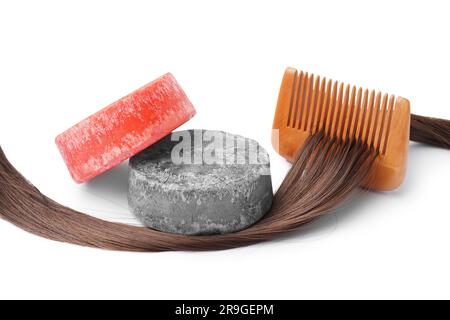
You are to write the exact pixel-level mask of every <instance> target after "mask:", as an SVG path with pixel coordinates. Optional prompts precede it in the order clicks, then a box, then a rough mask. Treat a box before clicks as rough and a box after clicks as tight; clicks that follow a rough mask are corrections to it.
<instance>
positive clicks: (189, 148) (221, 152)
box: [128, 130, 273, 235]
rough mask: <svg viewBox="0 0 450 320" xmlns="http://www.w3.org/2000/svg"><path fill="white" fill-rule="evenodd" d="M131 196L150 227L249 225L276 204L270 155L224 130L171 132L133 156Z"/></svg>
mask: <svg viewBox="0 0 450 320" xmlns="http://www.w3.org/2000/svg"><path fill="white" fill-rule="evenodd" d="M129 166H130V177H129V194H128V201H129V206H130V209H131V211H132V212H133V213H134V214H135V215H136V217H137V218H138V219H139V220H140V221H141V222H142V223H143V224H144V225H146V226H147V227H150V228H154V229H157V230H160V231H165V232H172V233H181V234H191V235H200V234H216V233H228V232H234V231H238V230H241V229H245V228H247V227H249V226H250V225H252V224H254V223H255V222H257V221H258V220H259V219H261V218H262V217H263V216H264V215H265V214H266V213H267V212H268V211H269V209H270V207H271V204H272V197H273V191H272V182H271V176H270V164H269V156H268V154H267V152H266V151H265V150H264V149H263V148H262V147H261V146H260V145H259V144H258V143H257V142H256V141H254V140H251V139H247V138H244V137H242V136H238V135H232V134H229V133H225V132H221V131H207V130H187V131H178V132H173V133H172V134H171V135H169V136H167V137H165V138H164V139H162V140H161V141H159V142H158V143H156V144H154V145H153V146H151V147H149V148H147V149H146V150H144V151H142V152H141V153H139V154H137V155H136V156H134V157H132V158H131V159H130V164H129Z"/></svg>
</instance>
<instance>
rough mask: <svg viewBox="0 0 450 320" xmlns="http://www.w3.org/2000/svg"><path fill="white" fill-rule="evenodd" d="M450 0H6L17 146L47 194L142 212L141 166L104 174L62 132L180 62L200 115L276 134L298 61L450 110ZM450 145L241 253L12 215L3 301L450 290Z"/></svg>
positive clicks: (0, 7)
mask: <svg viewBox="0 0 450 320" xmlns="http://www.w3.org/2000/svg"><path fill="white" fill-rule="evenodd" d="M449 16H450V7H449V2H448V1H420V2H419V1H417V2H416V1H411V0H409V1H380V0H378V1H328V2H327V1H305V2H301V1H280V0H278V1H272V2H269V1H261V0H260V1H230V0H228V1H222V2H218V1H193V0H191V1H167V0H166V1H159V2H156V1H129V0H127V1H111V0H108V1H70V2H69V1H19V0H16V1H1V3H0V110H1V116H0V138H1V140H0V143H1V146H2V148H4V150H5V152H6V154H7V155H8V157H9V158H10V160H11V161H12V163H14V164H15V165H16V167H17V168H18V169H19V170H20V171H21V172H22V173H23V174H24V175H25V176H26V177H28V178H29V179H30V180H31V181H32V182H33V183H34V184H35V185H36V186H38V187H39V188H40V189H41V191H42V192H44V193H46V194H47V195H49V196H51V197H52V198H54V199H56V200H58V201H60V202H62V203H63V204H65V205H68V206H71V207H73V208H75V209H79V210H82V211H84V212H88V213H92V214H95V215H96V216H99V217H103V218H105V219H110V220H113V221H122V222H128V223H136V222H135V221H134V219H133V218H132V216H131V215H130V214H129V213H128V211H127V203H126V188H127V185H126V177H127V172H126V170H127V167H126V164H125V165H122V166H121V167H119V168H116V169H114V170H112V171H111V172H109V173H107V174H105V175H103V176H101V177H100V178H98V179H96V180H95V181H94V182H92V183H89V184H87V185H81V186H79V185H76V184H74V183H73V182H72V180H71V179H70V177H69V175H68V173H67V170H66V168H65V166H64V164H63V161H62V160H61V157H60V155H59V153H58V151H57V149H56V147H55V145H54V142H53V140H54V138H55V136H56V135H57V134H58V133H60V132H62V131H64V130H65V129H67V128H68V127H69V126H71V125H73V124H74V123H76V122H78V121H79V120H81V119H83V118H84V117H86V116H88V115H89V114H91V113H93V112H95V111H97V110H98V109H100V108H101V107H103V106H105V105H107V104H109V103H110V102H112V101H114V100H116V99H118V98H120V97H121V96H123V95H125V94H127V93H129V92H130V91H132V90H134V89H136V88H137V87H140V86H141V85H143V84H145V83H147V82H149V81H151V80H152V79H154V78H156V77H158V76H160V75H161V74H163V73H165V72H167V71H170V72H172V73H173V74H174V75H175V77H176V78H177V79H178V81H179V82H180V83H181V85H182V86H183V88H184V89H185V91H186V92H187V94H188V96H189V97H190V99H191V101H192V102H193V103H194V105H195V106H196V108H197V111H198V114H197V116H196V117H195V118H194V119H193V120H192V121H190V122H189V123H187V124H186V125H185V126H184V127H183V128H207V129H221V130H226V131H229V132H233V133H238V134H243V135H246V136H248V137H251V138H254V139H256V140H258V141H259V142H260V143H261V144H262V145H264V146H265V147H266V148H267V150H268V151H270V154H271V161H272V174H273V180H274V187H275V188H276V187H278V185H279V183H280V181H281V180H282V178H283V177H284V175H285V173H286V170H287V169H288V165H287V164H286V162H285V161H284V160H283V159H282V158H281V157H280V156H278V155H277V154H276V153H275V152H274V151H273V150H272V147H271V145H270V129H271V124H272V117H273V112H274V108H275V104H276V99H277V93H278V89H279V85H280V81H281V77H282V74H283V72H284V68H285V67H287V66H293V67H297V68H301V69H303V70H307V71H312V72H314V73H317V74H321V75H324V76H327V77H332V78H335V79H338V80H342V81H346V82H350V83H354V84H358V85H362V86H366V87H369V88H374V89H381V90H383V91H386V92H390V93H394V94H397V95H401V96H404V97H407V98H409V99H410V100H411V103H412V109H413V111H414V112H415V113H419V114H423V115H431V116H438V117H446V118H450V102H449V98H448V96H449V94H448V93H449V80H448V76H449V74H450V44H449V43H450V41H449V39H450V37H449V31H450V19H449ZM448 181H450V151H448V150H439V149H435V148H430V147H427V146H423V145H417V144H412V145H411V150H410V160H409V171H408V175H407V179H406V182H405V183H404V185H403V186H402V187H401V188H400V189H399V190H397V191H395V192H391V193H385V194H381V193H369V194H366V195H364V196H363V197H362V198H358V199H355V201H354V202H353V203H351V204H349V205H347V206H346V207H345V208H343V209H341V210H339V211H338V212H337V213H333V214H331V215H329V216H328V217H326V218H323V219H322V220H320V221H318V222H315V223H314V224H312V225H310V226H307V227H305V228H303V229H302V230H300V231H299V232H297V233H296V234H294V235H292V236H289V237H286V238H283V239H280V240H278V241H275V242H271V243H267V244H261V245H255V246H252V247H248V248H243V249H237V250H230V251H226V252H210V253H161V254H137V253H117V252H107V251H101V250H95V249H87V248H81V247H76V246H73V245H68V244H62V243H57V242H51V241H48V240H45V239H41V238H38V237H35V236H33V235H30V234H27V233H25V232H23V231H22V230H19V229H17V228H16V227H14V226H12V225H10V224H8V223H7V222H4V221H0V298H180V299H187V298H191V299H197V298H199V299H200V298H212V299H214V298H255V299H257V298H267V299H272V298H450V289H449V288H450V272H449V270H450V255H449V243H450V209H449V206H448V195H449V187H448V185H449V184H448Z"/></svg>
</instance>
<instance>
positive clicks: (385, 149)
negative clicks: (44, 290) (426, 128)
mask: <svg viewBox="0 0 450 320" xmlns="http://www.w3.org/2000/svg"><path fill="white" fill-rule="evenodd" d="M409 129H410V105H409V101H408V100H407V99H404V98H401V97H395V96H393V95H388V94H382V93H381V92H378V93H376V92H375V91H374V90H372V91H369V90H367V89H363V88H357V87H355V86H350V85H345V84H344V83H340V82H338V81H332V80H327V79H326V78H321V77H320V76H314V75H313V74H308V72H303V71H297V70H296V69H294V68H287V69H286V72H285V74H284V77H283V81H282V83H281V88H280V93H279V97H278V103H277V109H276V112H275V118H274V122H273V131H272V144H273V146H274V148H275V150H276V151H277V152H278V153H279V154H280V155H281V156H283V157H284V158H286V159H287V160H288V161H290V162H292V161H294V160H295V157H296V155H297V152H298V150H299V148H300V147H301V146H302V145H303V143H304V142H305V140H306V138H308V137H309V136H310V135H312V134H314V133H316V132H319V131H323V132H324V133H325V135H326V136H328V137H330V138H336V139H339V140H343V141H348V140H352V139H353V140H357V141H359V142H362V143H365V144H367V147H368V148H373V149H374V150H375V152H377V154H378V156H377V159H376V165H375V172H374V175H373V177H372V178H371V179H370V182H367V183H366V185H364V187H367V188H370V189H374V190H380V191H387V190H393V189H395V188H397V187H399V186H400V185H401V183H402V182H403V180H404V177H405V173H406V162H407V154H408V145H409Z"/></svg>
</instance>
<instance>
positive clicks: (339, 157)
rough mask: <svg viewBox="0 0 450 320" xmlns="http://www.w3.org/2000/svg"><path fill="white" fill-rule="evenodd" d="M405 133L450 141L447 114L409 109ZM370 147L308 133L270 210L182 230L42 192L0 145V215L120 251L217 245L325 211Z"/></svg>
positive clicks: (352, 183)
mask: <svg viewBox="0 0 450 320" xmlns="http://www.w3.org/2000/svg"><path fill="white" fill-rule="evenodd" d="M411 139H412V140H416V141H420V142H426V143H431V144H433V145H438V146H442V147H447V148H448V147H450V143H449V141H450V140H449V139H450V127H449V121H446V120H443V121H442V120H440V119H432V118H425V117H419V116H415V115H413V117H412V125H411ZM376 157H377V154H376V153H375V151H374V150H371V149H368V148H367V146H366V145H365V144H363V143H359V142H358V141H339V140H332V139H329V138H328V137H326V136H325V135H324V134H323V133H322V132H320V133H317V134H315V135H313V136H311V137H310V138H309V139H307V141H306V142H305V144H304V146H303V147H302V149H301V150H300V151H299V153H298V158H297V160H296V161H295V162H294V164H293V166H292V168H291V169H290V171H289V172H288V174H287V175H286V178H285V179H284V181H283V182H282V184H281V186H280V187H279V189H278V191H277V192H276V194H275V196H274V203H273V207H272V209H271V211H270V212H269V213H268V214H267V215H266V216H265V217H264V218H263V219H262V220H261V221H259V222H258V223H256V224H255V225H253V226H251V227H250V228H248V229H245V230H242V231H239V232H236V233H231V234H224V235H210V236H184V235H177V234H170V233H163V232H159V231H156V230H152V229H148V228H144V227H136V226H131V225H126V224H120V223H113V222H109V221H105V220H101V219H98V218H95V217H92V216H90V215H88V214H84V213H81V212H78V211H75V210H73V209H71V208H68V207H65V206H63V205H61V204H59V203H57V202H55V201H54V200H52V199H50V198H48V197H47V196H45V195H43V194H42V193H41V192H40V191H39V190H38V189H37V188H36V187H35V186H33V185H32V184H31V183H30V182H29V181H27V180H26V178H25V177H23V176H22V175H21V174H20V172H18V171H17V170H16V169H15V168H14V166H13V165H12V164H11V163H10V162H9V161H8V159H7V158H6V156H5V154H4V152H3V150H2V149H1V147H0V217H1V218H3V219H4V220H7V221H9V222H11V223H13V224H15V225H16V226H17V227H19V228H22V229H23V230H26V231H28V232H31V233H33V234H35V235H38V236H41V237H45V238H48V239H51V240H56V241H62V242H68V243H72V244H77V245H82V246H88V247H95V248H102V249H109V250H120V251H150V252H156V251H169V250H186V251H201V250H222V249H230V248H236V247H241V246H247V245H251V244H255V243H259V242H264V241H268V240H271V239H274V238H276V237H279V236H281V235H284V234H287V233H289V232H293V231H295V230H297V229H298V228H300V227H301V226H302V225H304V224H306V223H308V222H310V221H312V220H314V219H317V218H319V217H321V216H323V215H324V214H326V213H328V212H330V211H332V210H333V209H335V208H336V207H338V206H339V205H340V204H342V203H343V202H344V201H345V200H346V199H348V198H349V197H350V196H351V194H352V193H353V192H355V191H356V190H357V189H358V187H359V186H360V185H361V184H362V183H363V182H365V181H367V179H369V178H370V175H371V172H372V169H373V167H374V165H375V161H374V160H375V159H376Z"/></svg>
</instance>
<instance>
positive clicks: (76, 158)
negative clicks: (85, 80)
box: [56, 73, 195, 183]
mask: <svg viewBox="0 0 450 320" xmlns="http://www.w3.org/2000/svg"><path fill="white" fill-rule="evenodd" d="M194 114H195V109H194V107H193V106H192V104H191V102H190V101H189V99H188V98H187V96H186V94H185V93H184V91H183V90H182V89H181V87H180V85H179V84H178V83H177V81H176V80H175V78H174V77H173V76H172V75H171V74H170V73H168V74H165V75H164V76H162V77H160V78H158V79H156V80H154V81H153V82H151V83H149V84H147V85H146V86H144V87H142V88H140V89H138V90H136V91H134V92H133V93H131V94H129V95H127V96H126V97H123V98H122V99H120V100H118V101H116V102H114V103H112V104H111V105H109V106H107V107H106V108H104V109H102V110H101V111H99V112H97V113H95V114H94V115H92V116H90V117H89V118H87V119H85V120H83V121H81V122H80V123H78V124H77V125H75V126H73V127H72V128H70V129H69V130H67V131H65V132H64V133H62V134H60V135H59V136H58V137H57V138H56V144H57V146H58V148H59V150H60V152H61V155H62V157H63V158H64V161H65V162H66V165H67V167H68V169H69V171H70V174H71V175H72V178H73V179H74V180H75V181H76V182H78V183H82V182H85V181H88V180H90V179H92V178H94V177H95V176H97V175H99V174H101V173H103V172H105V171H106V170H108V169H110V168H112V167H114V166H116V165H118V164H120V163H121V162H122V161H124V160H126V159H128V158H130V157H131V156H133V155H134V154H136V153H138V152H140V151H141V150H143V149H145V148H146V147H148V146H150V145H151V144H153V143H155V142H156V141H158V140H160V139H161V138H163V137H164V136H166V135H167V134H169V133H170V132H172V131H173V130H174V129H176V128H177V127H179V126H180V125H181V124H183V123H184V122H186V121H187V120H189V119H190V118H191V117H193V116H194Z"/></svg>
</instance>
